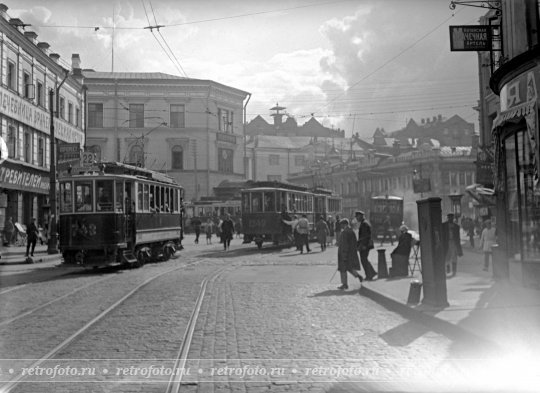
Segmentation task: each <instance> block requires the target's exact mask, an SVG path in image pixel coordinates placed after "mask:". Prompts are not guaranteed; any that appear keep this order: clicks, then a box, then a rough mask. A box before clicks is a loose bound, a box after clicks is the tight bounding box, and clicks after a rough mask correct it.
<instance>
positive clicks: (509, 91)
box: [500, 67, 540, 116]
mask: <svg viewBox="0 0 540 393" xmlns="http://www.w3.org/2000/svg"><path fill="white" fill-rule="evenodd" d="M538 82H540V68H539V67H536V68H535V69H533V70H531V71H530V72H527V73H523V74H521V75H520V76H518V77H517V78H515V79H513V80H511V81H510V82H509V83H506V84H505V85H504V86H503V87H502V88H501V93H500V97H501V112H505V111H508V110H511V109H514V108H516V109H519V108H521V107H523V108H525V109H524V110H523V111H522V112H528V110H529V107H530V106H531V105H532V104H533V102H532V101H534V102H536V99H537V97H536V91H534V90H536V86H537V85H538ZM531 90H533V91H531ZM525 114H527V113H520V114H516V115H517V116H519V115H525Z"/></svg>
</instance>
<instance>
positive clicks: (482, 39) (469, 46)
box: [450, 25, 491, 52]
mask: <svg viewBox="0 0 540 393" xmlns="http://www.w3.org/2000/svg"><path fill="white" fill-rule="evenodd" d="M450 50H451V51H452V52H458V51H474V52H476V51H490V50H491V26H487V25H472V26H450Z"/></svg>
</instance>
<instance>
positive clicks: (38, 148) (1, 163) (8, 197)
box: [0, 4, 84, 228]
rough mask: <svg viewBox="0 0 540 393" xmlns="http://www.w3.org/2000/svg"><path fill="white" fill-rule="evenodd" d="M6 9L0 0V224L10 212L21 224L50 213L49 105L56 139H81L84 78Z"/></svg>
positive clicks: (44, 216)
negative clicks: (51, 94)
mask: <svg viewBox="0 0 540 393" xmlns="http://www.w3.org/2000/svg"><path fill="white" fill-rule="evenodd" d="M7 10H8V8H7V7H6V6H5V5H4V4H0V75H1V86H0V125H1V139H0V144H1V145H2V154H1V157H0V228H3V227H4V223H5V220H6V219H7V218H9V217H11V218H12V219H13V222H20V223H21V224H27V223H28V222H30V218H31V217H35V218H37V220H38V222H39V223H40V224H41V223H44V222H45V221H46V220H47V218H48V217H47V216H48V213H49V211H48V210H49V209H48V207H49V189H50V176H49V175H50V135H51V128H50V120H51V113H52V112H53V110H55V112H57V114H58V117H56V113H55V115H54V116H53V121H54V130H55V138H56V139H57V141H58V142H68V143H79V144H80V145H81V146H82V144H83V143H84V132H83V127H82V124H83V115H84V102H83V97H84V95H83V87H82V84H81V83H80V82H79V81H78V80H77V78H76V76H73V75H72V74H71V75H68V72H69V70H66V69H65V68H64V67H62V66H61V65H60V64H59V58H60V56H59V55H58V54H56V53H52V52H50V50H49V47H50V46H49V44H48V43H46V42H38V41H37V34H36V33H34V32H32V31H23V27H24V23H23V22H22V21H21V20H20V19H18V18H11V19H9V20H8V19H7V18H8V16H7ZM75 58H76V57H75ZM51 90H52V91H53V92H54V94H55V100H54V101H56V103H57V104H53V107H52V108H51V106H50V105H49V91H51ZM6 153H7V154H6Z"/></svg>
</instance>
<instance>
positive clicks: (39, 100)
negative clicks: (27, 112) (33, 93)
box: [36, 82, 45, 106]
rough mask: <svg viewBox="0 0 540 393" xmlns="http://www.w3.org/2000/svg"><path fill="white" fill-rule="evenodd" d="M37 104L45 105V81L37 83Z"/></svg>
mask: <svg viewBox="0 0 540 393" xmlns="http://www.w3.org/2000/svg"><path fill="white" fill-rule="evenodd" d="M36 98H37V104H38V105H39V106H45V100H44V97H43V83H41V82H38V83H37V97H36Z"/></svg>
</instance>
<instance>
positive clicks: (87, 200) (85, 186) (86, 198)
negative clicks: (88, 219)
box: [75, 181, 93, 212]
mask: <svg viewBox="0 0 540 393" xmlns="http://www.w3.org/2000/svg"><path fill="white" fill-rule="evenodd" d="M75 198H76V200H75V210H76V211H78V212H91V211H92V204H93V197H92V182H82V181H80V182H75Z"/></svg>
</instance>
